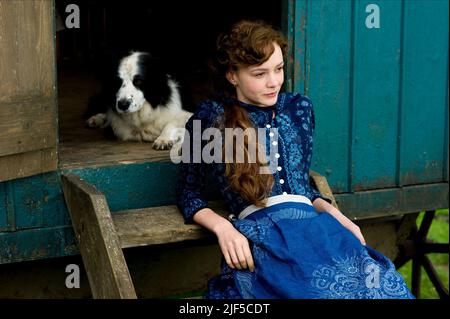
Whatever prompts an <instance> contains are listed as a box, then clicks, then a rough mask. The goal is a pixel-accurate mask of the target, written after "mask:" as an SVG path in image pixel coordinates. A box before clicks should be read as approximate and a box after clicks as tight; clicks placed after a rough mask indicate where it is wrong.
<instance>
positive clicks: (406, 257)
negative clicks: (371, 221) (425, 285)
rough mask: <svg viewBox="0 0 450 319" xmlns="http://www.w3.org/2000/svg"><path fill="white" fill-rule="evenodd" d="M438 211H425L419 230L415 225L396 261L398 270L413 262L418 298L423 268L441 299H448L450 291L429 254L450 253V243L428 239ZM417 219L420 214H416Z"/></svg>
mask: <svg viewBox="0 0 450 319" xmlns="http://www.w3.org/2000/svg"><path fill="white" fill-rule="evenodd" d="M435 214H436V211H434V210H430V211H425V216H424V218H423V220H422V223H421V225H420V227H419V228H417V226H416V224H414V226H413V228H412V231H411V233H410V236H409V237H408V239H407V240H405V241H404V242H403V243H402V244H400V246H399V250H400V254H399V256H398V257H397V258H396V259H395V261H394V264H395V266H396V268H397V269H398V268H400V267H401V266H403V265H404V264H406V263H407V262H408V261H410V260H412V283H411V286H412V287H411V290H412V293H413V294H414V296H415V297H416V298H419V297H420V279H421V270H422V267H423V269H425V272H426V273H427V275H428V277H429V278H430V280H431V283H432V284H433V286H434V287H435V289H436V291H437V293H438V294H439V297H440V298H441V299H444V298H448V296H449V295H448V290H447V288H446V287H445V286H444V285H443V284H442V281H441V280H440V279H439V276H438V274H437V272H436V270H435V269H434V267H433V265H432V263H431V261H430V259H429V258H428V257H427V254H430V253H440V254H448V253H449V247H450V246H449V243H435V242H433V241H432V240H429V239H427V235H428V231H429V230H430V226H431V223H432V222H433V219H434V215H435ZM415 215H416V218H417V216H418V215H419V214H415Z"/></svg>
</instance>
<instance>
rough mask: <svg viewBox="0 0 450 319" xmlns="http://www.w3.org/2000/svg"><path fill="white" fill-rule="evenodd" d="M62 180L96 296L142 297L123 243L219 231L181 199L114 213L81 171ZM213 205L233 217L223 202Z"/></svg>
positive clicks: (324, 188)
mask: <svg viewBox="0 0 450 319" xmlns="http://www.w3.org/2000/svg"><path fill="white" fill-rule="evenodd" d="M310 176H311V178H312V180H313V181H314V183H315V184H316V186H317V188H318V190H319V191H320V193H321V194H322V195H325V196H328V197H329V198H332V200H333V205H335V206H336V201H335V199H334V196H333V194H332V192H331V190H330V188H329V186H328V183H327V180H326V178H325V177H323V176H321V175H319V174H317V173H315V172H310ZM61 182H62V188H63V193H64V198H65V201H66V204H67V208H68V211H69V213H70V217H71V219H72V224H73V228H74V231H75V235H76V238H77V241H78V244H79V249H80V253H81V256H82V258H83V263H84V265H85V269H86V272H87V274H88V280H89V284H90V286H91V290H92V295H93V297H94V298H137V296H136V292H135V289H134V285H133V282H132V280H131V276H130V273H129V270H128V266H127V263H126V260H125V257H124V255H123V248H128V247H137V246H148V245H156V244H166V243H174V242H180V241H185V240H196V239H201V238H206V237H208V236H213V234H212V233H211V232H209V231H207V230H206V229H204V228H202V227H200V226H199V225H196V224H188V225H187V224H185V223H184V219H183V216H182V214H181V212H180V211H179V210H178V208H177V207H176V206H175V205H168V206H159V207H149V208H142V209H132V210H124V211H119V212H115V213H111V211H110V209H109V206H108V203H107V201H106V197H105V195H104V194H103V193H102V192H100V191H98V190H97V189H96V188H95V187H94V186H93V185H91V184H90V183H88V182H86V181H84V180H83V179H81V178H80V177H79V176H77V175H75V174H70V173H69V174H62V176H61ZM209 207H210V208H211V209H213V210H214V211H215V212H217V213H219V214H220V215H222V216H223V217H225V218H227V217H228V214H229V213H228V211H227V208H226V207H225V205H224V203H223V202H210V203H209ZM336 207H337V206H336Z"/></svg>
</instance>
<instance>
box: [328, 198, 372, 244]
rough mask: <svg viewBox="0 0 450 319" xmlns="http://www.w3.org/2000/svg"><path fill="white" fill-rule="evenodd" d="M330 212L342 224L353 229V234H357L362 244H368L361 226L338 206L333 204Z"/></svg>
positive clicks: (350, 229)
mask: <svg viewBox="0 0 450 319" xmlns="http://www.w3.org/2000/svg"><path fill="white" fill-rule="evenodd" d="M330 206H331V205H330ZM328 213H329V214H331V215H332V216H333V217H334V218H336V219H337V220H338V221H339V222H340V223H341V224H342V226H344V227H345V228H347V229H348V230H349V231H351V232H352V233H353V235H355V236H356V238H358V239H359V241H360V242H361V244H362V245H366V240H365V239H364V236H363V234H362V233H361V229H360V228H359V226H358V225H356V224H355V223H354V222H352V221H351V220H350V219H349V218H348V217H347V216H345V215H344V214H342V213H341V212H340V211H339V210H338V209H337V208H335V207H333V206H332V208H330V210H329V211H328Z"/></svg>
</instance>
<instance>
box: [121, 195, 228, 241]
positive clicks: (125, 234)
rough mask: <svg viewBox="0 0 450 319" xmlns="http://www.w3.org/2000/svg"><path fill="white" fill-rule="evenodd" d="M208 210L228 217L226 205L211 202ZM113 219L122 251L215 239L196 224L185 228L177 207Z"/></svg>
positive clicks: (138, 211) (126, 213)
mask: <svg viewBox="0 0 450 319" xmlns="http://www.w3.org/2000/svg"><path fill="white" fill-rule="evenodd" d="M209 207H210V208H211V209H213V210H214V211H215V212H217V213H218V214H220V215H222V216H223V217H225V218H227V217H228V214H229V213H228V211H227V209H226V207H225V205H224V204H223V203H219V202H210V203H209ZM112 219H113V222H114V226H115V229H116V232H117V235H118V236H119V238H120V242H121V246H122V248H129V247H137V246H148V245H156V244H166V243H174V242H180V241H184V240H196V239H201V238H206V237H208V236H212V235H213V234H212V233H211V232H210V231H208V230H206V229H205V228H203V227H200V226H199V225H197V224H185V223H184V219H183V216H182V215H181V213H180V211H179V210H178V208H177V206H175V205H168V206H159V207H149V208H142V209H131V210H124V211H120V212H115V213H112Z"/></svg>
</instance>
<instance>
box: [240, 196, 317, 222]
mask: <svg viewBox="0 0 450 319" xmlns="http://www.w3.org/2000/svg"><path fill="white" fill-rule="evenodd" d="M284 202H297V203H305V204H308V205H311V206H312V203H311V201H310V200H309V198H308V197H306V196H303V195H292V194H287V195H276V196H272V197H269V198H268V199H267V205H266V207H269V206H273V205H276V204H280V203H284ZM263 208H265V207H258V206H255V205H250V206H247V207H246V208H245V209H244V210H243V211H242V212H240V213H239V216H238V218H239V219H243V218H245V217H247V216H248V215H250V214H252V213H254V212H256V211H258V210H260V209H263Z"/></svg>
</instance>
